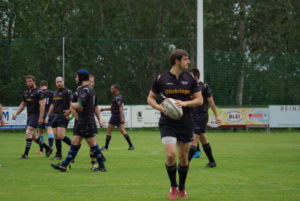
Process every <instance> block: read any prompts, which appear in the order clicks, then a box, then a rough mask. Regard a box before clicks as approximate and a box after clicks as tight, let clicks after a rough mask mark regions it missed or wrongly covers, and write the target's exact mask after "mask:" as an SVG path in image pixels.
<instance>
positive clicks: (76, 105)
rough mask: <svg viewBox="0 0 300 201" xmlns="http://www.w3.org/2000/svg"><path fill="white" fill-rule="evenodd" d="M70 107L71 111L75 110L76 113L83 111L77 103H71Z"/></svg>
mask: <svg viewBox="0 0 300 201" xmlns="http://www.w3.org/2000/svg"><path fill="white" fill-rule="evenodd" d="M71 107H72V108H73V109H75V110H76V111H78V112H82V111H83V107H82V106H81V105H79V104H78V103H71Z"/></svg>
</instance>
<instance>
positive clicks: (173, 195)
mask: <svg viewBox="0 0 300 201" xmlns="http://www.w3.org/2000/svg"><path fill="white" fill-rule="evenodd" d="M169 200H177V189H176V187H175V186H172V187H171V189H170V193H169Z"/></svg>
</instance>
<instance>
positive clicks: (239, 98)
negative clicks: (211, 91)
mask: <svg viewBox="0 0 300 201" xmlns="http://www.w3.org/2000/svg"><path fill="white" fill-rule="evenodd" d="M245 12H246V10H245V1H244V0H240V13H239V15H240V28H239V29H240V52H241V68H240V73H239V78H238V86H237V96H236V103H237V105H238V106H241V105H242V104H243V92H244V81H245V69H244V68H245V53H246V38H245Z"/></svg>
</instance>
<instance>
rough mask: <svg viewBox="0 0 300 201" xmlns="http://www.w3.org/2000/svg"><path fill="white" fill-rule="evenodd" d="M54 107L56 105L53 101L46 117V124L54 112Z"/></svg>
mask: <svg viewBox="0 0 300 201" xmlns="http://www.w3.org/2000/svg"><path fill="white" fill-rule="evenodd" d="M53 108H54V105H53V103H52V104H51V105H50V107H49V111H48V114H47V116H46V118H45V123H46V124H47V123H48V121H49V115H51V114H52V112H53Z"/></svg>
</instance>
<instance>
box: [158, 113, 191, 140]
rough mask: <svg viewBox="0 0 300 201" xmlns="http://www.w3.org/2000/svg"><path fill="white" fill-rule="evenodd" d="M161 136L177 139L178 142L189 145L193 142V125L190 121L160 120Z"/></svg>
mask: <svg viewBox="0 0 300 201" xmlns="http://www.w3.org/2000/svg"><path fill="white" fill-rule="evenodd" d="M159 129H160V136H161V138H163V137H175V138H177V141H181V142H183V143H189V142H192V141H193V124H192V122H191V121H190V120H173V119H160V120H159Z"/></svg>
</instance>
